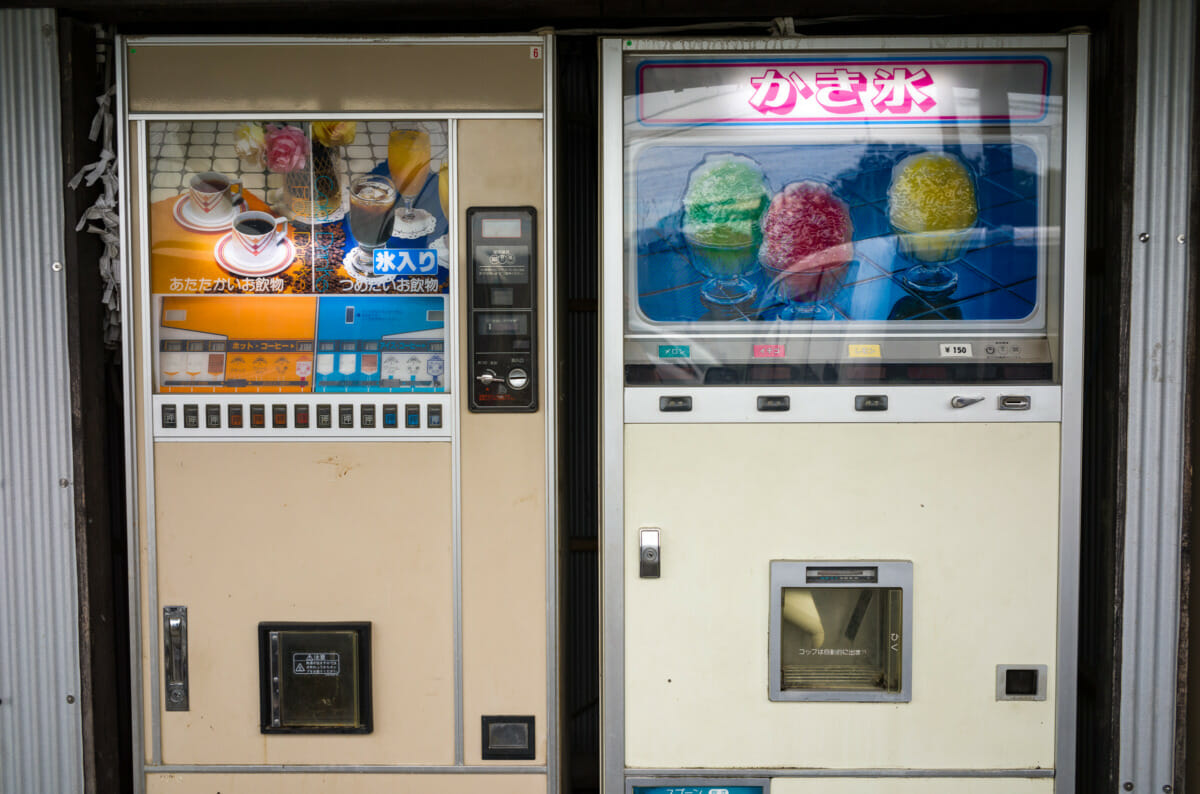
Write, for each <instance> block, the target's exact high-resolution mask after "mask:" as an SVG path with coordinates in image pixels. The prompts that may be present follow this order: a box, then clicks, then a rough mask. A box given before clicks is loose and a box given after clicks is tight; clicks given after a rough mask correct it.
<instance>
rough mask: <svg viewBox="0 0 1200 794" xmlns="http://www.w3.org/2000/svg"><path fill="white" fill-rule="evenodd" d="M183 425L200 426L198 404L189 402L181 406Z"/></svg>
mask: <svg viewBox="0 0 1200 794" xmlns="http://www.w3.org/2000/svg"><path fill="white" fill-rule="evenodd" d="M183 426H184V427H195V428H199V427H200V406H199V405H195V404H191V405H185V406H183Z"/></svg>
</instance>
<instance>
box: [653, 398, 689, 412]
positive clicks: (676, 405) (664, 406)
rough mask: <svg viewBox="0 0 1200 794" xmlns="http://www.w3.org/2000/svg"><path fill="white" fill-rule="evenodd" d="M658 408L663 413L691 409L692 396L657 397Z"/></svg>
mask: <svg viewBox="0 0 1200 794" xmlns="http://www.w3.org/2000/svg"><path fill="white" fill-rule="evenodd" d="M658 410H660V411H663V412H664V413H672V412H676V411H690V410H692V398H691V397H689V396H675V397H659V398H658Z"/></svg>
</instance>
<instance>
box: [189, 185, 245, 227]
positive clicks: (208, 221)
mask: <svg viewBox="0 0 1200 794" xmlns="http://www.w3.org/2000/svg"><path fill="white" fill-rule="evenodd" d="M244 209H246V200H245V198H244V197H243V195H242V183H241V180H237V179H230V178H229V177H227V176H225V175H224V174H221V173H218V172H216V171H206V172H205V173H203V174H196V175H194V176H193V177H192V178H191V179H190V180H189V181H188V189H187V192H186V193H183V194H182V195H180V196H179V198H178V199H176V200H175V206H174V208H173V210H172V214H173V215H174V216H175V221H176V222H177V223H178V224H179V225H180V226H182V227H183V228H185V229H187V230H188V231H193V232H201V233H210V232H223V231H226V230H228V229H229V228H230V227H232V226H233V218H234V216H235V215H237V214H238V213H239V212H241V211H242V210H244Z"/></svg>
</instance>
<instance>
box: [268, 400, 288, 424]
mask: <svg viewBox="0 0 1200 794" xmlns="http://www.w3.org/2000/svg"><path fill="white" fill-rule="evenodd" d="M271 427H287V406H286V405H278V404H276V405H272V406H271Z"/></svg>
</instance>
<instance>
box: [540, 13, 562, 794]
mask: <svg viewBox="0 0 1200 794" xmlns="http://www.w3.org/2000/svg"><path fill="white" fill-rule="evenodd" d="M554 43H555V42H554V36H553V35H552V34H547V35H546V36H544V37H543V45H542V61H543V69H542V92H543V93H542V108H543V109H544V111H545V116H544V120H543V124H542V129H543V132H542V145H543V149H544V152H543V157H544V165H543V176H544V179H545V183H544V185H543V187H542V217H543V222H542V224H541V225H542V234H543V235H544V237H545V245H544V246H542V261H543V262H544V263H545V264H544V266H543V267H542V273H543V276H542V278H543V283H544V284H545V292H546V296H545V299H544V300H543V301H542V305H543V306H544V307H545V308H544V309H543V316H544V317H545V333H543V334H542V337H541V338H542V339H543V340H544V341H543V342H542V346H543V349H544V351H545V352H544V356H545V364H544V365H543V367H542V371H543V372H544V373H545V374H544V377H543V381H542V382H543V384H544V390H545V393H546V397H545V399H544V400H543V401H542V405H543V409H544V411H545V420H546V459H545V467H546V473H545V488H546V504H545V510H546V769H547V780H546V789H547V794H557V792H558V790H559V780H558V745H559V736H558V731H559V720H558V706H557V704H558V697H557V696H558V467H557V459H558V432H557V430H558V413H557V411H556V406H557V405H558V369H557V367H556V366H555V362H556V360H557V347H556V342H557V340H558V322H557V319H558V316H557V306H558V302H557V300H556V297H557V282H556V280H555V266H556V261H557V260H556V258H555V253H556V247H555V227H554V202H555V190H554V177H555V171H554V131H555V124H554V92H555V87H556V83H555V79H554V62H555V61H554Z"/></svg>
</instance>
